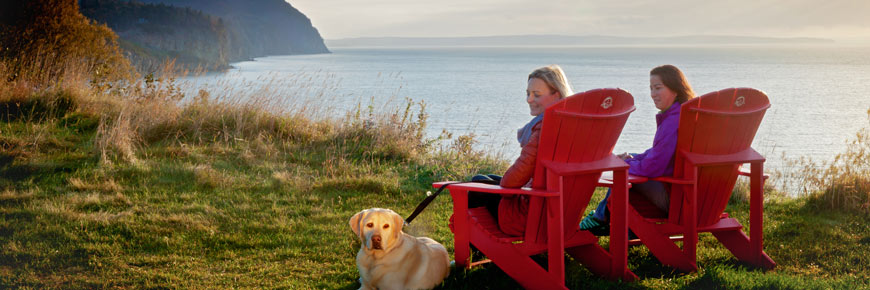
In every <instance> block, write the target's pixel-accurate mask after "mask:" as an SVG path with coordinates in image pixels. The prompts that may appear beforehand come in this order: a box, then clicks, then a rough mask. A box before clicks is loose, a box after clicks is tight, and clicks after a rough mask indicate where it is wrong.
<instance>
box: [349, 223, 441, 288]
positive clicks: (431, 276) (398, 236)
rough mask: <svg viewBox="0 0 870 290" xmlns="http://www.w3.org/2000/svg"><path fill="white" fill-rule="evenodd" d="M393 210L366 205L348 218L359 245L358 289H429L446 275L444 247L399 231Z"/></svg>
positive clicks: (428, 239) (400, 229)
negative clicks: (359, 242)
mask: <svg viewBox="0 0 870 290" xmlns="http://www.w3.org/2000/svg"><path fill="white" fill-rule="evenodd" d="M403 224H404V220H402V217H400V216H399V214H397V213H396V212H394V211H392V210H389V209H383V208H370V209H367V210H363V211H361V212H358V213H357V214H355V215H354V216H353V217H351V218H350V228H351V229H352V230H353V233H354V234H356V235H357V237H359V238H360V241H361V242H362V245H361V247H360V249H359V253H357V255H356V266H357V268H359V275H360V278H359V281H360V283H361V284H362V287H360V289H431V288H433V287H435V285H438V284H439V283H441V281H442V280H444V278H446V277H447V275H448V274H449V271H448V270H449V268H450V258H449V257H448V256H447V249H445V248H444V246H442V245H441V244H439V243H438V242H436V241H434V240H432V239H430V238H425V237H421V238H416V237H413V236H411V235H408V234H406V233H404V232H402V225H403Z"/></svg>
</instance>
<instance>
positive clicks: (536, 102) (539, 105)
mask: <svg viewBox="0 0 870 290" xmlns="http://www.w3.org/2000/svg"><path fill="white" fill-rule="evenodd" d="M561 97H562V96H561V94H559V91H557V90H551V89H550V87H549V86H547V83H545V82H544V81H543V80H541V79H539V78H531V79H529V86H528V87H527V88H526V103H529V114H531V115H532V116H537V115H540V114H541V113H543V112H544V109H546V108H547V107H548V106H550V104H552V103H555V102H556V101H558V100H559V98H561Z"/></svg>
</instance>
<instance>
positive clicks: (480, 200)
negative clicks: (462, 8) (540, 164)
mask: <svg viewBox="0 0 870 290" xmlns="http://www.w3.org/2000/svg"><path fill="white" fill-rule="evenodd" d="M572 94H573V92H572V91H571V86H570V85H569V84H568V79H567V78H566V77H565V72H563V71H562V68H560V67H559V66H558V65H549V66H545V67H541V68H538V69H535V70H534V71H532V72H531V73H530V74H529V77H528V84H527V87H526V103H527V104H528V105H529V114H530V115H532V116H534V118H532V120H531V121H529V122H528V123H527V124H526V125H525V126H523V127H522V128H520V129H519V130H517V141H518V142H519V145H520V146H521V147H522V151H521V152H520V156H519V157H518V158H517V160H516V161H514V163H513V164H512V165H511V166H510V168H508V170H507V171H506V172H505V174H504V176H503V177H502V176H498V175H493V174H490V175H477V176H475V177H473V178H472V181H477V182H485V183H498V184H499V185H501V186H502V187H510V188H517V187H522V186H525V185H528V184H531V180H532V176H533V175H534V173H535V159H536V158H537V155H538V142H539V141H540V136H541V120H543V118H544V110H545V109H546V108H547V107H549V106H550V105H552V104H553V103H556V102H558V101H559V100H562V99H563V98H565V97H568V96H571V95H572ZM528 203H529V201H528V199H527V198H526V197H525V196H521V197H517V196H515V195H511V196H504V197H502V196H501V195H498V194H483V193H475V192H471V193H469V200H468V207H469V208H472V207H480V206H485V207H486V208H487V210H489V212H490V213H491V214H492V216H493V217H494V218H496V219H497V220H498V224H499V227H500V228H501V230H502V231H503V232H505V233H506V234H509V235H514V236H520V235H522V234H523V231H524V229H525V224H526V223H525V221H526V216H527V214H528Z"/></svg>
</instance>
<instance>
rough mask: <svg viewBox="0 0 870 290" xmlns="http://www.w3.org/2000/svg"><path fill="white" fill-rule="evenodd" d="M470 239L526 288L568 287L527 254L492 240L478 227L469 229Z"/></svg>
mask: <svg viewBox="0 0 870 290" xmlns="http://www.w3.org/2000/svg"><path fill="white" fill-rule="evenodd" d="M471 240H472V241H473V242H474V244H475V245H477V247H478V248H479V249H480V251H482V252H483V254H484V255H486V256H487V257H489V258H490V259H492V262H493V263H495V264H496V266H498V267H499V269H501V270H502V271H504V272H505V273H506V274H508V276H510V277H511V278H513V279H514V280H515V281H517V283H520V285H522V286H523V288H526V289H568V288H566V287H565V280H564V278H563V279H562V280H557V278H556V277H553V276H552V275H551V274H550V273H549V272H547V271H546V270H544V268H541V266H539V265H538V264H537V262H535V260H532V258H530V257H529V256H526V255H524V254H523V253H521V252H519V251H518V250H517V249H516V248H514V247H512V246H511V245H509V244H502V243H499V242H497V241H493V240H492V239H491V238H490V237H489V236H488V234H486V233H484V232H482V230H480V229H472V230H471Z"/></svg>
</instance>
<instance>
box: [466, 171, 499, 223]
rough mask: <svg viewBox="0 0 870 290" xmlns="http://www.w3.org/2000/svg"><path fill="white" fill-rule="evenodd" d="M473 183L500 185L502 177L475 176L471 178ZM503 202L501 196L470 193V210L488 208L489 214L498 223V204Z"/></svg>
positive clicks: (492, 175)
mask: <svg viewBox="0 0 870 290" xmlns="http://www.w3.org/2000/svg"><path fill="white" fill-rule="evenodd" d="M471 181H472V182H480V183H486V184H495V185H498V184H499V182H501V176H498V175H495V174H487V175H481V174H478V175H475V176H474V177H472V178H471ZM499 202H501V194H492V193H483V192H474V191H469V192H468V208H475V207H486V210H487V211H489V214H491V215H492V217H493V218H494V219H495V220H496V221H498V203H499Z"/></svg>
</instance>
